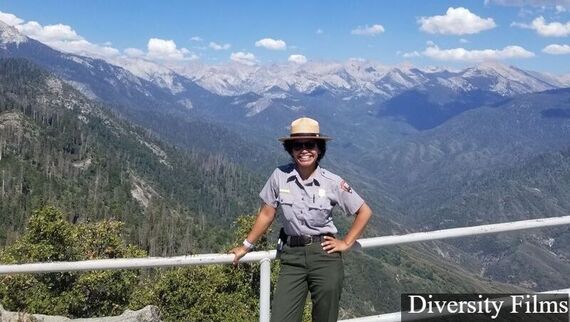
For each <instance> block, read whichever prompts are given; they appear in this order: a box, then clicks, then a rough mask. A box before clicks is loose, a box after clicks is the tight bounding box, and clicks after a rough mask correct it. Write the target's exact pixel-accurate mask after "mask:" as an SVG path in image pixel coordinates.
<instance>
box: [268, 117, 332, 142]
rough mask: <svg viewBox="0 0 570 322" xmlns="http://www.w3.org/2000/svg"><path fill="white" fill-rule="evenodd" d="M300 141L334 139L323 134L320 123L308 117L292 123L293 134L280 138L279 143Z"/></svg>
mask: <svg viewBox="0 0 570 322" xmlns="http://www.w3.org/2000/svg"><path fill="white" fill-rule="evenodd" d="M300 139H316V140H325V141H328V140H332V138H330V137H328V136H324V135H322V134H321V130H320V128H319V122H317V121H315V120H313V119H311V118H308V117H301V118H298V119H296V120H295V121H293V122H291V134H290V135H289V136H286V137H282V138H279V141H281V142H285V141H289V140H300Z"/></svg>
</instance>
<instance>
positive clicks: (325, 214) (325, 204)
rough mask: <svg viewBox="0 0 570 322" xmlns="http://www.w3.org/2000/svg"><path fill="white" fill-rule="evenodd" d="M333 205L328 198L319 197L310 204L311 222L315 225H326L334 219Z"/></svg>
mask: <svg viewBox="0 0 570 322" xmlns="http://www.w3.org/2000/svg"><path fill="white" fill-rule="evenodd" d="M332 207H333V206H332V205H331V202H330V200H329V199H328V198H319V200H317V201H316V202H315V203H312V204H310V205H309V214H310V217H309V222H310V223H311V225H312V226H313V227H325V226H326V225H327V224H329V223H330V222H331V221H332Z"/></svg>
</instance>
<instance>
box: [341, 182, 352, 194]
mask: <svg viewBox="0 0 570 322" xmlns="http://www.w3.org/2000/svg"><path fill="white" fill-rule="evenodd" d="M340 189H341V190H343V191H346V192H348V193H352V188H351V187H350V185H349V184H348V183H347V182H346V181H344V180H342V181H341V182H340Z"/></svg>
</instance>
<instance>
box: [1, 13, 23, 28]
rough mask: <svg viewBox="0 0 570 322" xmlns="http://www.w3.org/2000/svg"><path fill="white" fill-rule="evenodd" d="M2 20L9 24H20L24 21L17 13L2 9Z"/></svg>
mask: <svg viewBox="0 0 570 322" xmlns="http://www.w3.org/2000/svg"><path fill="white" fill-rule="evenodd" d="M0 21H2V22H4V23H5V24H7V25H9V26H15V25H19V24H21V23H22V22H24V20H22V19H20V18H18V17H16V16H15V15H13V14H11V13H7V12H2V11H0Z"/></svg>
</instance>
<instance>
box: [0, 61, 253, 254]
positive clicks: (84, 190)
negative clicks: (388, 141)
mask: <svg viewBox="0 0 570 322" xmlns="http://www.w3.org/2000/svg"><path fill="white" fill-rule="evenodd" d="M0 131H1V132H0V134H1V135H0V156H1V157H0V169H1V173H2V187H1V188H2V190H1V195H0V196H1V198H2V202H1V203H0V213H2V214H3V216H2V220H1V222H0V226H1V229H0V231H1V232H2V237H3V238H1V242H2V243H10V241H11V240H13V238H14V236H15V234H17V232H19V231H21V229H22V228H23V225H24V222H25V219H26V216H27V215H28V214H29V213H30V212H31V210H32V209H35V208H37V207H39V206H40V205H43V204H54V205H57V206H58V207H61V208H62V209H64V210H66V211H67V212H69V213H70V214H73V215H74V217H75V218H74V219H73V220H81V221H89V220H94V219H101V218H108V217H113V218H116V219H119V220H121V221H124V222H125V223H127V225H128V227H129V229H130V233H129V235H130V236H129V239H130V240H136V241H138V242H139V243H140V244H141V245H144V246H145V247H146V248H147V249H148V250H150V252H151V253H152V254H162V255H165V254H174V253H187V252H198V251H199V250H200V249H211V248H213V247H218V246H219V245H220V241H221V240H223V239H224V235H225V234H224V230H223V228H227V227H229V226H230V224H231V223H232V221H233V220H234V218H235V217H236V216H237V215H238V214H244V213H250V212H252V211H254V210H255V208H256V207H257V203H258V202H257V198H256V193H255V191H256V190H258V188H259V186H260V185H261V184H262V183H261V181H260V180H259V179H258V178H257V177H256V176H254V175H252V174H251V173H249V172H248V171H246V170H244V169H242V168H241V167H239V166H236V165H235V164H232V163H230V162H228V161H227V160H226V159H225V158H224V157H223V156H220V155H216V154H204V153H198V152H192V151H182V150H180V149H178V148H175V147H174V146H172V145H166V144H164V143H161V142H160V141H159V140H157V139H156V138H155V137H154V136H153V135H152V134H150V133H149V132H148V131H147V130H144V129H141V128H137V127H134V126H132V125H130V124H129V123H127V122H125V121H123V120H121V119H120V118H117V117H116V116H114V115H112V114H111V113H110V112H109V111H108V110H107V109H105V108H103V107H102V106H101V105H99V104H98V103H94V102H92V101H90V100H89V99H87V98H86V97H85V96H83V95H82V94H80V93H79V92H77V91H76V90H75V89H73V88H72V87H70V86H69V85H67V84H66V83H64V82H62V81H61V80H59V79H58V78H56V77H54V76H53V75H51V74H49V73H46V72H45V71H42V70H40V69H38V68H37V67H36V66H34V65H32V64H30V63H29V62H27V61H24V60H14V59H9V60H1V61H0ZM211 229H214V230H215V231H217V233H215V234H214V233H212V231H211ZM175 236H176V238H174V237H175ZM220 238H221V239H220Z"/></svg>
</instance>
